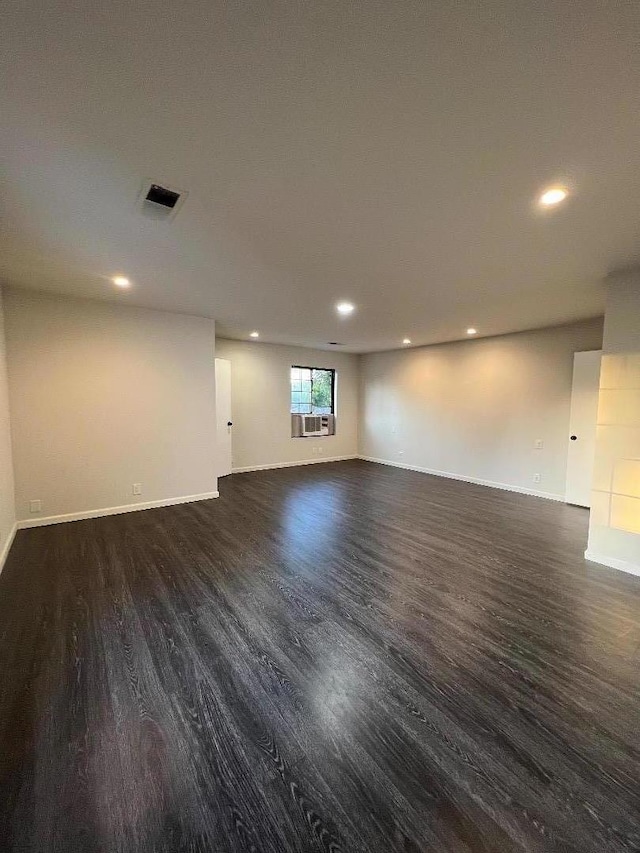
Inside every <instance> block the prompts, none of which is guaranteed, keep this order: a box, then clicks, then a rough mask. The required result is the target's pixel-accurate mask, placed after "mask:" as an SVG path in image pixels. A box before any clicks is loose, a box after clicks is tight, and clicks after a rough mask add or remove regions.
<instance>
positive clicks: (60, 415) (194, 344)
mask: <svg viewBox="0 0 640 853" xmlns="http://www.w3.org/2000/svg"><path fill="white" fill-rule="evenodd" d="M124 298H125V299H126V297H124ZM5 322H6V333H7V355H8V365H9V398H10V408H11V421H12V438H13V459H14V472H15V492H16V513H17V516H18V519H26V520H30V521H34V520H37V519H38V518H42V517H51V516H58V515H64V514H67V513H71V514H76V513H78V514H80V513H86V512H90V511H93V510H101V509H104V508H111V507H120V506H126V505H133V504H141V503H142V504H144V503H147V502H153V501H157V502H165V501H170V500H174V499H178V498H181V497H188V496H193V495H204V494H209V493H211V492H215V490H216V488H217V485H216V476H215V383H214V377H215V372H214V352H215V328H214V323H213V321H212V320H207V319H204V318H200V317H191V316H187V315H181V314H171V313H165V312H162V311H151V310H147V309H141V308H131V307H127V306H126V305H114V304H111V303H106V302H95V301H90V300H84V299H74V298H69V297H62V296H52V295H44V294H39V293H34V292H28V291H21V290H8V291H7V292H6V294H5ZM133 483H141V484H142V494H141V496H139V497H137V496H134V495H133V493H132V484H133ZM31 500H41V501H42V511H41V512H40V513H39V514H36V515H34V514H32V513H30V511H29V502H30V501H31Z"/></svg>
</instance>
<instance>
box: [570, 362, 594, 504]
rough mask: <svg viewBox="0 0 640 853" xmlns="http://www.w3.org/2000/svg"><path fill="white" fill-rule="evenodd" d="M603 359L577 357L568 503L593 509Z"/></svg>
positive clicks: (574, 364) (572, 409) (571, 422)
mask: <svg viewBox="0 0 640 853" xmlns="http://www.w3.org/2000/svg"><path fill="white" fill-rule="evenodd" d="M601 357H602V351H601V350H593V351H591V352H576V353H574V356H573V385H572V389H571V417H570V420H569V442H568V444H569V450H568V457H567V487H566V494H565V500H566V502H567V503H568V504H577V505H578V506H586V507H589V506H591V482H592V480H593V460H594V458H595V450H596V422H597V419H598V391H599V388H600V360H601Z"/></svg>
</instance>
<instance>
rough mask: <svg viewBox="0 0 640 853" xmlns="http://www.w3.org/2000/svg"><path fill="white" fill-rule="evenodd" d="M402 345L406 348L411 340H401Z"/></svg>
mask: <svg viewBox="0 0 640 853" xmlns="http://www.w3.org/2000/svg"><path fill="white" fill-rule="evenodd" d="M402 343H403V344H404V345H405V346H407V344H410V343H411V339H410V338H403V340H402Z"/></svg>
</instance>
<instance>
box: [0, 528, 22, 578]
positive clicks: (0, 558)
mask: <svg viewBox="0 0 640 853" xmlns="http://www.w3.org/2000/svg"><path fill="white" fill-rule="evenodd" d="M17 529H18V524H17V522H16V523H15V524H14V525H13V528H12V530H11V533H10V534H9V536H8V538H7V541H6V542H5V543H4V546H3V548H2V551H0V572H2V569H3V568H4V564H5V560H6V559H7V557H8V556H9V551H10V550H11V546H12V545H13V539H14V537H15V535H16V531H17Z"/></svg>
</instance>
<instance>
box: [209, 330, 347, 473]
mask: <svg viewBox="0 0 640 853" xmlns="http://www.w3.org/2000/svg"><path fill="white" fill-rule="evenodd" d="M216 355H217V356H218V357H219V358H227V359H229V361H230V362H231V409H232V413H233V418H232V420H233V468H234V470H238V469H244V468H258V467H261V466H264V467H270V466H274V465H284V464H293V463H296V462H310V461H311V462H315V461H320V460H322V459H323V458H336V457H348V456H355V455H356V454H357V453H358V357H357V356H355V355H350V354H348V353H340V352H325V351H322V350H313V349H306V348H301V347H288V346H278V345H275V344H261V343H253V342H246V341H230V340H224V339H221V338H218V340H217V342H216ZM293 364H301V365H305V366H309V367H332V368H335V370H336V371H337V374H336V375H337V401H336V434H335V435H332V436H323V437H322V438H291V415H290V411H291V409H290V404H291V385H290V380H291V374H290V371H291V366H292V365H293ZM314 448H315V449H320V450H321V451H322V452H321V453H314Z"/></svg>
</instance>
